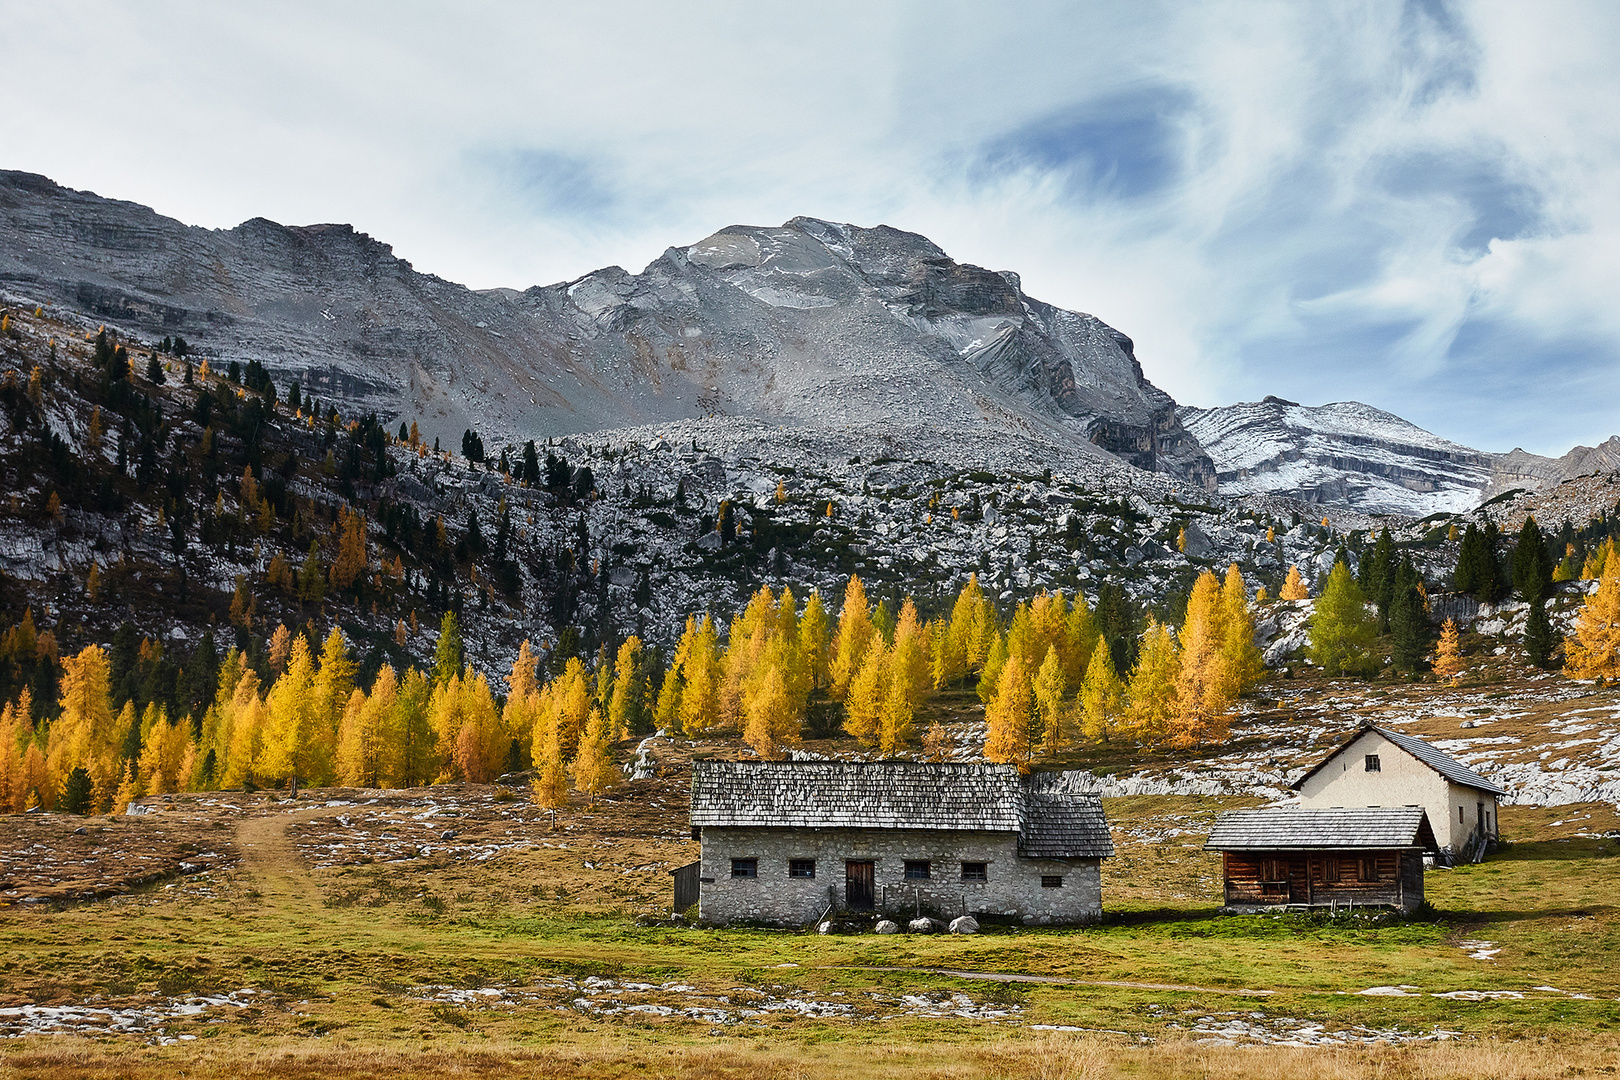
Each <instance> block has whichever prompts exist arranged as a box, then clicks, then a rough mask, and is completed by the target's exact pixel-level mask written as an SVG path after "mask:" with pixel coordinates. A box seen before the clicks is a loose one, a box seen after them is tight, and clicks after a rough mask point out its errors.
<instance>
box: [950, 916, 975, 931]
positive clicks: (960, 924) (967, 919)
mask: <svg viewBox="0 0 1620 1080" xmlns="http://www.w3.org/2000/svg"><path fill="white" fill-rule="evenodd" d="M978 932H979V920H978V919H975V918H974V917H973V916H971V915H958V916H957V917H956V918H954V919H952V920H951V933H953V934H977V933H978Z"/></svg>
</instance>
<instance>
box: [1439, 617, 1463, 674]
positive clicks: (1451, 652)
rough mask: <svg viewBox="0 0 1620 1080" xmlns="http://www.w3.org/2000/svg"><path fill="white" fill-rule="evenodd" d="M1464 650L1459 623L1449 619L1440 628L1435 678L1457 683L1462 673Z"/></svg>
mask: <svg viewBox="0 0 1620 1080" xmlns="http://www.w3.org/2000/svg"><path fill="white" fill-rule="evenodd" d="M1462 666H1463V664H1462V649H1461V646H1460V643H1459V640H1458V633H1457V621H1456V620H1455V619H1447V620H1446V622H1445V625H1444V626H1442V627H1441V628H1440V641H1439V643H1438V644H1437V645H1436V646H1435V649H1434V677H1435V678H1437V679H1445V680H1446V681H1448V682H1456V681H1457V676H1458V674H1459V673H1461V671H1462Z"/></svg>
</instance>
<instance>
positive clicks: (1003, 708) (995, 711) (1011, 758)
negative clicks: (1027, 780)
mask: <svg viewBox="0 0 1620 1080" xmlns="http://www.w3.org/2000/svg"><path fill="white" fill-rule="evenodd" d="M985 712H986V715H985V723H986V728H987V730H986V732H985V739H984V756H985V759H986V760H988V761H994V762H997V763H998V764H1002V765H1016V766H1018V771H1019V772H1026V773H1027V772H1028V771H1029V766H1030V763H1031V762H1032V761H1034V759H1035V737H1036V733H1035V731H1034V727H1035V722H1036V720H1035V700H1034V694H1033V692H1032V691H1031V689H1030V684H1029V676H1028V675H1027V674H1026V673H1025V670H1024V663H1023V661H1022V660H1020V659H1019V658H1018V657H1017V656H1016V655H1013V656H1009V657H1008V658H1007V663H1006V664H1005V665H1004V666H1003V667H1002V669H1001V676H1000V678H999V679H998V680H997V688H996V694H995V700H994V701H993V702H992V703H991V705H990V707H989V708H988V709H987V710H986V711H985Z"/></svg>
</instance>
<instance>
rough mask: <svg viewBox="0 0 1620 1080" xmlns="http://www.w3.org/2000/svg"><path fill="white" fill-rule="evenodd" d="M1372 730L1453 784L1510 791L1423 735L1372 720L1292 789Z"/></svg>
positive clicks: (1308, 772) (1500, 793) (1503, 792)
mask: <svg viewBox="0 0 1620 1080" xmlns="http://www.w3.org/2000/svg"><path fill="white" fill-rule="evenodd" d="M1369 731H1373V732H1377V733H1378V734H1379V735H1382V736H1383V737H1384V738H1386V739H1388V740H1389V741H1390V742H1392V743H1394V744H1395V745H1396V746H1398V747H1400V748H1401V749H1402V750H1405V751H1406V752H1407V753H1408V754H1411V755H1412V756H1413V757H1415V758H1417V759H1418V760H1419V761H1421V762H1423V764H1425V765H1427V766H1428V767H1429V768H1431V769H1433V770H1434V771H1435V772H1437V773H1439V774H1440V775H1441V776H1443V777H1445V778H1446V779H1447V780H1450V781H1451V782H1452V783H1453V784H1461V785H1462V786H1463V787H1471V788H1478V789H1479V790H1480V791H1486V792H1489V793H1490V794H1492V795H1506V794H1507V792H1505V791H1503V790H1502V789H1501V788H1499V787H1497V786H1496V785H1495V784H1493V783H1491V782H1490V781H1489V780H1487V779H1485V778H1484V777H1483V776H1481V775H1479V773H1477V772H1475V771H1474V770H1473V769H1470V768H1469V767H1468V766H1466V765H1464V764H1462V763H1461V762H1460V761H1456V760H1455V759H1453V758H1450V757H1447V756H1446V754H1445V753H1444V752H1443V751H1440V750H1437V749H1435V748H1434V747H1432V746H1430V745H1429V744H1428V743H1426V742H1424V741H1423V740H1422V739H1414V738H1413V737H1412V736H1410V735H1402V734H1401V733H1400V732H1398V731H1391V730H1389V728H1385V727H1379V726H1378V725H1377V724H1371V723H1368V724H1362V725H1361V726H1360V727H1359V728H1357V729H1356V731H1355V734H1353V735H1351V736H1350V738H1349V739H1348V740H1346V741H1345V743H1344V745H1343V746H1341V747H1339V748H1338V749H1337V750H1335V751H1333V753H1331V754H1329V755H1328V756H1327V757H1325V758H1323V759H1322V760H1321V761H1320V762H1318V763H1317V764H1316V765H1315V766H1314V767H1313V768H1311V769H1310V770H1308V771H1307V772H1306V773H1305V775H1304V776H1301V777H1300V778H1299V779H1298V780H1295V781H1294V783H1293V785H1292V786H1293V789H1294V790H1295V791H1298V790H1299V789H1300V786H1301V785H1302V784H1304V783H1305V781H1307V780H1309V779H1310V778H1311V777H1313V776H1315V775H1316V774H1317V773H1318V772H1320V771H1321V770H1322V769H1324V768H1326V767H1327V764H1328V762H1330V761H1332V760H1334V759H1335V758H1337V757H1338V756H1339V755H1340V754H1342V753H1344V752H1345V751H1346V750H1348V749H1349V748H1350V744H1351V743H1353V742H1355V741H1356V740H1357V739H1359V738H1361V736H1363V735H1365V734H1366V733H1367V732H1369Z"/></svg>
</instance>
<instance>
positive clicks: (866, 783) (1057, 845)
mask: <svg viewBox="0 0 1620 1080" xmlns="http://www.w3.org/2000/svg"><path fill="white" fill-rule="evenodd" d="M692 826H693V828H713V827H720V826H748V827H762V826H765V827H774V826H783V827H798V828H878V829H940V830H947V831H957V830H973V831H983V832H1017V833H1018V834H1019V837H1020V842H1021V844H1022V846H1023V850H1024V853H1025V854H1026V855H1030V856H1032V857H1039V858H1101V857H1104V856H1108V855H1112V854H1113V853H1114V845H1113V841H1112V839H1111V838H1110V837H1109V834H1108V820H1107V818H1106V817H1105V816H1104V814H1103V810H1102V803H1101V802H1099V801H1098V799H1097V798H1096V796H1094V795H1085V794H1070V793H1067V792H1063V791H1058V790H1053V786H1052V785H1051V784H1050V783H1049V782H1047V781H1044V780H1043V779H1042V778H1040V777H1021V776H1019V774H1018V771H1017V770H1016V769H1014V768H1012V767H1010V766H1006V765H973V764H940V765H934V764H923V763H916V762H881V763H872V762H843V761H804V762H766V761H698V762H693V764H692Z"/></svg>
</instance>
